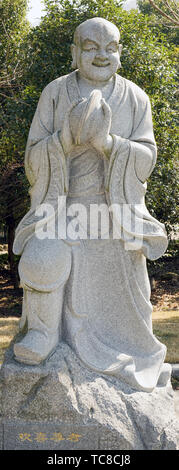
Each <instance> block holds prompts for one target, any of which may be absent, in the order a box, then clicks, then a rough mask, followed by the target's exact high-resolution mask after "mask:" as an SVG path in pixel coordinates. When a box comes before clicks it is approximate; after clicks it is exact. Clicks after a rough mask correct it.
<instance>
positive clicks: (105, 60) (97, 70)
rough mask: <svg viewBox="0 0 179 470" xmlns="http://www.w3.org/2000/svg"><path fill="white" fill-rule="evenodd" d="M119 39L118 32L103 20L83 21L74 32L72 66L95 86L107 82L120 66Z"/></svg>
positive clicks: (112, 25)
mask: <svg viewBox="0 0 179 470" xmlns="http://www.w3.org/2000/svg"><path fill="white" fill-rule="evenodd" d="M119 39H120V33H119V30H118V28H117V27H116V26H115V25H114V24H113V23H111V22H110V21H108V20H106V19H104V18H91V19H89V20H86V21H84V22H83V23H81V24H80V25H79V26H78V27H77V28H76V30H75V33H74V43H73V44H72V46H71V52H72V57H73V63H72V67H73V68H74V69H76V68H78V70H79V73H80V75H81V76H82V77H83V78H87V79H88V80H91V81H93V82H94V83H97V82H99V81H107V80H109V79H110V78H111V77H112V76H113V75H114V73H115V72H116V71H117V69H118V68H119V66H120V54H121V45H120V44H119Z"/></svg>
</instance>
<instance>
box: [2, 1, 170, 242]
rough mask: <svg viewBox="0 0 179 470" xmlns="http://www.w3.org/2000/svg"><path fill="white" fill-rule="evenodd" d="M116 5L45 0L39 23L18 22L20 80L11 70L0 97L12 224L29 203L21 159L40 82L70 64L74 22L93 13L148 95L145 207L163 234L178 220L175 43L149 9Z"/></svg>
mask: <svg viewBox="0 0 179 470" xmlns="http://www.w3.org/2000/svg"><path fill="white" fill-rule="evenodd" d="M3 1H5V0H3ZM13 1H14V2H15V1H16V0H13ZM18 3H20V2H18ZM145 3H146V2H145ZM14 4H15V3H14ZM122 4H123V2H121V1H120V2H118V1H116V0H105V1H104V0H98V1H96V0H87V1H86V0H73V1H72V0H61V1H59V0H45V7H46V12H47V13H46V16H45V17H43V18H42V20H41V23H40V25H38V26H37V27H35V28H31V30H29V31H28V30H27V28H26V26H25V25H24V23H23V25H24V35H23V41H22V42H21V43H20V46H19V50H18V51H19V52H18V60H19V61H20V62H19V64H18V66H17V68H16V70H18V73H19V80H18V78H17V75H16V79H15V80H14V79H13V76H14V75H13V73H12V80H11V85H12V84H13V86H11V87H9V88H8V87H6V89H3V93H4V90H5V95H6V98H3V99H4V102H3V111H4V112H3V123H2V124H3V125H2V132H1V138H0V151H1V155H2V158H1V163H0V165H1V168H3V171H4V172H5V173H4V175H6V178H5V176H4V180H3V185H2V188H4V189H3V190H2V192H1V195H0V198H1V201H3V200H4V194H3V191H5V187H6V188H7V184H6V183H8V185H11V188H12V189H11V194H12V203H11V213H13V215H14V220H15V224H17V223H18V220H19V218H20V217H21V216H22V215H23V214H24V213H25V212H26V210H27V206H28V198H27V197H26V198H25V194H26V195H27V186H28V183H27V180H26V179H25V177H24V169H23V158H24V150H25V145H26V140H27V134H28V131H29V127H30V123H31V121H32V117H33V114H34V112H35V108H36V105H37V101H38V98H39V96H40V93H41V91H42V89H43V88H44V87H45V86H46V85H47V83H49V82H50V81H52V80H54V79H55V78H57V77H58V76H61V75H65V74H67V73H69V72H70V71H71V52H70V45H71V43H72V40H73V33H74V30H75V28H76V26H77V25H78V24H79V23H81V22H82V21H84V20H86V19H87V18H92V17H94V16H101V17H104V18H106V19H108V20H109V21H112V22H114V23H115V24H116V25H117V26H118V27H119V29H120V31H121V42H122V44H123V53H122V57H121V61H122V68H121V69H120V74H121V75H123V76H124V77H126V78H128V79H129V80H132V81H134V82H135V83H137V84H138V85H139V86H140V87H141V88H143V89H144V90H145V91H146V93H147V94H148V95H149V97H150V100H151V104H152V111H153V120H154V130H155V136H156V141H157V145H158V162H157V165H156V167H155V170H154V172H153V173H152V176H151V177H150V179H149V182H148V188H149V190H148V192H147V204H148V208H149V210H150V211H151V213H152V215H154V216H155V217H157V218H158V219H159V220H160V221H161V222H164V223H166V226H167V229H168V233H170V231H171V229H173V226H174V224H175V223H176V221H177V137H176V117H177V116H176V104H175V102H176V68H175V65H176V53H175V49H174V47H173V45H172V44H171V43H169V42H168V38H167V37H166V35H165V34H164V32H163V30H162V29H161V27H160V26H158V25H157V23H156V24H155V26H153V24H151V23H152V22H151V19H150V18H149V16H147V15H144V14H142V13H139V12H138V11H137V10H136V11H135V10H132V11H130V12H126V11H125V10H123V9H122ZM15 57H16V56H15ZM9 62H10V61H9ZM14 63H16V62H15V61H14V62H13V64H14ZM12 70H13V66H12ZM20 73H21V76H20ZM1 90H2V89H1ZM12 90H13V91H12ZM2 162H3V164H2ZM13 182H15V184H13ZM6 191H7V189H6ZM7 195H8V192H7ZM18 197H19V201H18ZM14 201H16V202H15V207H14V205H13V203H14ZM9 206H10V205H9ZM2 207H3V204H2ZM5 207H6V209H7V208H8V197H6V203H5V204H4V207H3V210H5ZM12 207H13V208H12ZM18 207H19V210H17V208H18ZM7 213H8V212H6V214H7ZM1 214H2V213H1ZM4 214H5V212H4ZM1 217H3V215H2V216H1ZM6 218H7V216H6Z"/></svg>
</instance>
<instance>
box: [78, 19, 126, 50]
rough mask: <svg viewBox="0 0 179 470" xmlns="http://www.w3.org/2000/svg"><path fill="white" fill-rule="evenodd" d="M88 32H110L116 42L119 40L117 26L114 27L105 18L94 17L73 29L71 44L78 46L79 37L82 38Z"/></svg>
mask: <svg viewBox="0 0 179 470" xmlns="http://www.w3.org/2000/svg"><path fill="white" fill-rule="evenodd" d="M89 30H94V31H98V32H99V31H100V30H103V31H104V32H105V31H106V32H111V33H113V34H114V35H115V36H116V39H117V40H118V42H119V40H120V32H119V29H118V28H117V26H115V25H114V24H113V23H111V22H110V21H108V20H106V19H105V18H101V17H95V18H90V19H89V20H86V21H84V22H83V23H81V24H80V25H79V26H77V28H76V29H75V32H74V37H73V42H74V44H76V46H80V42H81V37H82V36H83V34H86V33H87V31H89Z"/></svg>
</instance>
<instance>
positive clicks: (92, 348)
mask: <svg viewBox="0 0 179 470" xmlns="http://www.w3.org/2000/svg"><path fill="white" fill-rule="evenodd" d="M80 99H81V96H80V91H79V88H78V83H77V76H76V71H75V72H73V73H71V74H69V75H67V76H64V77H61V78H59V79H56V80H54V81H53V82H51V83H50V84H49V85H47V87H46V88H45V89H44V90H43V92H42V94H41V97H40V100H39V103H38V107H37V110H36V113H35V116H34V119H33V122H32V125H31V129H30V132H29V138H28V142H27V148H26V155H25V168H26V174H27V178H28V179H29V182H30V185H31V189H30V195H31V209H30V211H29V212H28V213H27V214H26V215H25V217H24V218H23V219H22V221H21V222H20V224H19V225H18V227H17V230H16V236H15V241H14V253H16V254H22V253H23V251H25V247H26V245H28V241H29V240H30V239H31V238H32V237H33V236H34V230H35V226H36V223H37V221H38V217H37V215H36V214H35V211H36V208H37V207H38V206H39V205H40V204H42V203H50V204H52V206H53V207H54V209H55V211H56V212H57V198H58V196H66V200H67V208H68V207H69V206H70V204H72V203H78V204H79V203H80V204H83V205H84V206H85V207H86V209H87V212H88V213H89V208H90V204H93V203H94V204H103V203H106V202H107V204H108V206H112V207H113V210H112V218H113V221H114V223H115V227H116V230H117V233H118V234H119V236H118V237H117V239H113V238H112V236H111V232H110V237H109V239H98V240H91V239H90V237H89V233H88V237H87V239H86V240H85V239H84V240H83V239H82V240H80V241H79V240H78V241H77V243H76V244H75V243H70V237H67V240H65V243H67V244H69V246H70V247H71V253H72V269H71V273H70V276H69V279H68V282H67V285H66V291H65V298H64V306H63V334H64V339H65V341H67V342H68V343H69V344H70V346H71V347H72V348H73V349H74V350H75V351H76V353H77V354H78V355H79V357H80V358H81V360H82V361H83V362H84V363H85V364H86V365H87V366H89V367H90V368H92V369H94V370H95V371H98V372H101V373H103V374H108V375H114V376H116V377H118V378H120V379H121V380H124V381H126V382H127V383H128V384H130V385H131V386H132V387H134V388H136V389H139V390H144V391H151V390H153V388H154V387H155V386H156V385H157V383H158V381H159V380H160V374H161V372H162V368H163V362H164V358H165V355H166V347H165V346H164V345H163V344H161V343H160V342H159V341H158V340H157V338H156V337H155V336H154V335H153V332H152V318H151V314H152V306H151V303H150V284H149V279H148V275H147V269H146V258H148V259H157V258H158V257H160V256H161V255H162V254H163V253H164V252H165V250H166V248H167V236H166V231H165V228H164V225H163V224H161V223H160V222H158V221H157V220H156V219H155V218H153V217H152V216H151V215H150V214H149V212H148V210H147V208H146V206H145V200H144V198H145V192H146V179H147V178H148V177H149V176H150V174H151V172H152V170H153V168H154V165H155V162H156V145H155V140H154V135H153V127H152V116H151V108H150V102H149V99H148V97H147V95H146V94H145V93H144V92H143V91H142V90H141V89H140V88H139V87H138V86H137V85H135V84H134V83H132V82H130V81H128V80H126V79H124V78H122V77H120V76H119V75H115V83H114V88H113V92H112V93H111V95H110V97H109V99H108V100H107V102H108V104H109V106H110V107H111V111H112V123H111V129H110V134H111V135H112V136H113V149H112V152H111V156H110V159H109V160H107V159H106V158H105V157H104V158H102V157H101V155H98V153H97V152H96V151H95V150H94V149H92V148H90V147H89V146H87V145H86V146H79V147H78V146H77V147H76V149H75V150H74V151H73V153H72V154H71V155H68V156H66V155H65V153H64V149H63V146H62V143H61V140H60V134H61V130H62V127H63V122H64V120H65V116H66V114H67V112H68V110H69V109H70V107H71V106H72V104H73V103H75V102H78V101H79V100H80ZM66 132H67V133H68V132H70V129H69V128H68V125H67V128H66ZM125 207H127V212H126V213H125V210H124V209H125ZM59 216H60V214H59V212H58V217H59ZM129 219H130V224H129ZM43 223H44V225H45V224H46V223H47V218H46V219H44V221H43V220H42V225H43ZM58 223H59V224H60V221H58ZM52 249H53V243H52ZM49 282H50V280H49ZM26 283H28V280H26ZM59 284H60V279H59Z"/></svg>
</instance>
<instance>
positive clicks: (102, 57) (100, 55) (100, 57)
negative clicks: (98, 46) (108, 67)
mask: <svg viewBox="0 0 179 470" xmlns="http://www.w3.org/2000/svg"><path fill="white" fill-rule="evenodd" d="M96 59H98V60H101V61H102V62H105V60H106V59H107V54H106V52H105V51H100V52H98V53H97V54H96Z"/></svg>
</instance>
